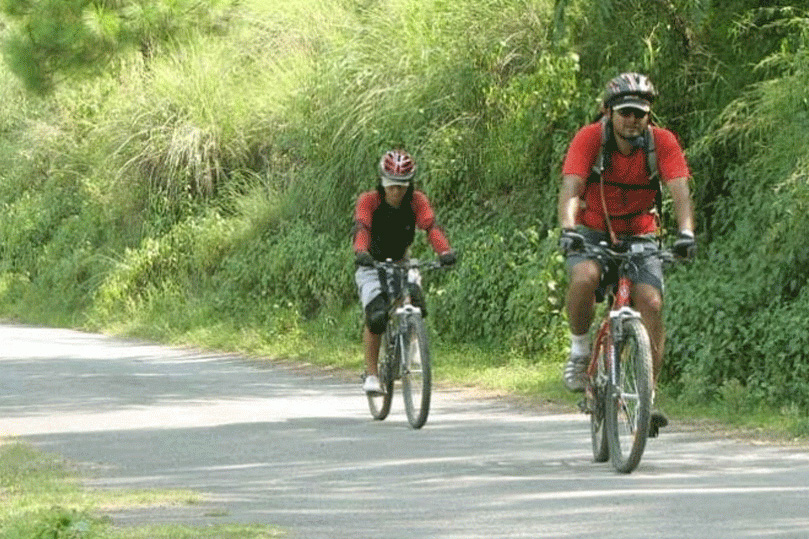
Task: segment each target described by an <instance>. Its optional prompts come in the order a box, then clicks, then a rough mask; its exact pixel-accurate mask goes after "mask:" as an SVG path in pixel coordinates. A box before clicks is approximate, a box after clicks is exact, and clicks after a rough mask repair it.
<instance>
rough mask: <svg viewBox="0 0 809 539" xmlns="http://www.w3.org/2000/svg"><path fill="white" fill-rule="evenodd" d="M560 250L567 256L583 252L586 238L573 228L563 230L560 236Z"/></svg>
mask: <svg viewBox="0 0 809 539" xmlns="http://www.w3.org/2000/svg"><path fill="white" fill-rule="evenodd" d="M559 249H560V250H561V251H562V254H565V255H567V254H568V253H569V252H570V251H581V250H582V249H584V236H582V235H581V234H579V233H578V232H576V230H575V229H573V228H563V229H562V234H561V235H560V236H559Z"/></svg>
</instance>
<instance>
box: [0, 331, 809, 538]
mask: <svg viewBox="0 0 809 539" xmlns="http://www.w3.org/2000/svg"><path fill="white" fill-rule="evenodd" d="M0 343H3V344H2V349H1V350H0V436H2V435H13V436H19V437H21V438H22V439H25V440H27V441H30V442H33V443H35V444H36V445H38V446H40V447H42V448H43V449H45V450H48V451H54V452H58V453H60V454H62V455H64V456H65V457H67V458H69V459H71V460H74V461H77V462H79V463H82V464H85V465H87V466H88V467H89V469H90V470H92V473H93V474H94V479H93V480H92V484H93V485H94V486H97V487H123V488H153V487H166V488H190V489H194V490H196V491H199V492H201V493H203V494H204V495H205V496H206V497H207V499H208V500H209V501H208V502H206V503H205V504H203V505H202V506H197V507H191V508H182V509H170V510H163V511H157V510H150V513H149V515H148V518H149V520H151V521H161V520H162V521H176V520H178V519H180V520H185V521H191V522H195V523H200V524H205V523H222V522H243V523H255V522H258V523H268V524H276V525H280V526H282V527H285V528H288V529H289V530H290V536H291V537H294V538H303V539H321V538H322V539H342V538H352V539H356V538H371V537H383V538H386V539H399V538H401V539H413V538H431V539H433V538H434V539H476V538H486V539H491V538H512V537H521V538H534V539H535V538H544V537H548V538H580V537H586V536H597V537H600V538H613V537H614V538H621V539H626V538H654V537H671V538H690V539H694V538H711V539H717V538H724V537H728V538H745V537H757V538H760V537H777V538H785V537H796V538H797V537H800V538H806V537H809V502H808V501H807V500H809V454H807V452H805V451H801V450H797V449H790V448H783V447H774V446H767V445H754V444H748V443H740V442H734V441H730V440H724V439H717V438H712V437H709V436H703V435H700V434H698V433H694V432H687V431H684V430H680V431H678V430H677V429H676V426H675V428H673V429H669V430H668V431H667V432H666V433H665V434H664V435H663V436H662V437H661V438H660V439H658V440H653V441H652V442H650V445H649V446H648V448H647V451H646V454H645V455H644V459H643V461H642V463H641V465H640V467H639V468H638V470H636V471H635V473H633V474H631V475H629V476H624V475H619V474H616V473H614V472H613V471H612V469H611V468H610V467H609V466H608V465H605V464H594V463H592V462H591V454H590V445H589V444H590V438H589V424H588V422H587V418H586V416H583V415H579V414H548V413H538V412H531V411H526V410H520V409H517V408H515V407H513V406H510V405H509V404H507V403H503V402H499V401H496V400H483V399H470V398H468V397H467V396H466V395H465V394H464V393H462V392H453V391H441V392H438V393H437V394H435V395H434V397H435V398H434V406H433V409H432V413H431V415H430V420H429V421H428V423H427V425H426V426H425V427H424V429H422V430H420V431H413V430H411V429H410V428H408V426H407V422H406V419H405V417H404V413H403V410H402V405H401V399H400V398H398V397H397V399H396V400H395V401H394V410H393V411H392V412H391V416H390V417H389V418H388V419H387V420H386V421H384V422H376V421H373V420H371V419H370V416H369V414H368V411H367V407H366V404H365V400H364V397H362V396H361V395H360V394H359V392H358V391H359V386H358V381H354V382H347V381H346V380H345V377H340V376H332V375H329V374H327V373H322V372H315V371H314V370H313V369H308V370H307V369H300V368H295V367H293V366H289V365H287V366H283V365H275V366H269V367H268V366H264V367H262V366H259V365H256V364H254V363H251V362H249V361H247V360H244V359H241V358H238V357H234V356H221V355H215V354H207V353H200V352H196V351H189V350H178V349H173V348H166V347H161V346H154V345H149V344H143V343H137V342H130V341H123V340H118V339H112V338H108V337H104V336H99V335H94V334H85V333H79V332H74V331H68V330H59V329H42V328H33V327H25V326H14V325H0ZM438 368H440V364H439V367H438ZM139 516H140V517H143V515H137V514H119V515H115V519H116V521H117V522H120V523H123V524H126V523H128V522H131V521H132V520H133V519H135V518H137V517H139Z"/></svg>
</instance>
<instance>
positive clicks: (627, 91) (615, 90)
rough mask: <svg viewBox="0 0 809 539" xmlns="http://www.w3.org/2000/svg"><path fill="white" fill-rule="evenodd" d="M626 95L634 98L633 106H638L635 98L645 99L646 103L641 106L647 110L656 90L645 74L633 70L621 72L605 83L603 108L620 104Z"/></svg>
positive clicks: (655, 94) (655, 95)
mask: <svg viewBox="0 0 809 539" xmlns="http://www.w3.org/2000/svg"><path fill="white" fill-rule="evenodd" d="M627 97H629V98H630V99H631V98H632V97H634V98H635V99H634V100H633V101H635V102H636V103H635V104H634V105H633V106H638V104H637V98H640V99H641V100H644V101H646V102H647V103H646V105H645V106H643V107H641V108H643V109H644V110H646V111H647V112H648V110H649V107H651V105H652V103H653V102H654V100H655V97H657V90H655V87H654V85H653V84H652V81H651V80H649V77H647V76H646V75H643V74H641V73H633V72H628V73H621V74H620V75H618V76H617V77H615V78H614V79H612V80H611V81H609V82H608V83H607V88H606V91H605V92H604V108H609V107H614V106H615V105H617V104H621V103H622V102H623V101H624V100H625V98H627Z"/></svg>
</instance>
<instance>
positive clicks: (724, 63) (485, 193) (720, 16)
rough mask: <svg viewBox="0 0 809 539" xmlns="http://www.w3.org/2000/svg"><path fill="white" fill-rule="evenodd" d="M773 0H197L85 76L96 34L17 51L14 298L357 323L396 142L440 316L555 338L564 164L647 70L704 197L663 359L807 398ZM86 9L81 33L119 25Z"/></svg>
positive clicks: (145, 325)
mask: <svg viewBox="0 0 809 539" xmlns="http://www.w3.org/2000/svg"><path fill="white" fill-rule="evenodd" d="M51 4H53V3H47V2H45V3H40V4H37V5H41V6H46V5H51ZM56 4H59V3H58V2H57V3H56ZM91 4H92V5H95V4H96V3H94V2H89V1H85V2H71V3H69V5H72V6H79V7H83V8H85V9H86V8H87V6H89V5H91ZM98 4H99V6H101V5H102V4H104V5H107V4H109V3H98ZM113 4H116V5H117V4H120V5H121V6H124V5H130V4H132V5H135V4H139V5H142V6H151V7H152V8H155V9H156V8H157V7H159V5H160V4H161V2H159V1H153V2H144V3H137V2H122V3H113ZM169 4H170V5H174V6H179V5H180V4H181V3H176V2H173V3H172V2H166V5H169ZM760 4H761V2H758V1H754V0H736V1H731V2H723V3H713V2H707V1H704V0H653V1H649V0H624V1H609V0H556V2H551V1H550V0H454V1H452V2H448V1H444V0H383V1H380V2H369V1H367V0H337V1H330V2H321V1H320V0H250V1H244V2H242V3H240V4H238V5H235V6H234V7H232V8H231V9H230V10H225V11H221V9H220V10H215V9H214V6H215V5H218V3H205V2H200V3H194V6H195V8H196V9H201V7H200V6H207V8H206V9H204V10H202V11H197V12H189V11H185V12H184V15H185V16H186V17H191V19H185V22H188V21H189V20H191V21H193V20H194V17H196V18H197V19H198V20H199V21H201V22H204V23H205V24H199V25H194V24H187V25H185V26H183V31H182V32H180V33H177V32H169V31H168V30H167V31H166V33H164V34H160V35H158V37H157V38H155V41H154V43H159V46H150V47H149V51H150V53H149V55H147V56H144V54H143V50H142V48H138V47H124V46H121V47H117V48H114V50H113V49H104V51H106V52H109V54H110V56H109V59H110V61H108V62H106V63H104V64H103V65H104V66H106V67H105V69H104V70H101V71H99V70H97V71H96V76H95V77H91V78H87V77H81V78H76V77H72V76H71V75H75V74H77V73H80V74H82V75H86V73H85V70H86V69H85V68H87V67H88V66H87V65H85V64H81V63H80V64H78V65H74V64H75V62H74V61H73V60H76V61H78V57H77V58H73V59H72V60H71V61H70V62H66V63H64V65H61V64H54V63H53V62H50V63H46V64H45V67H47V68H48V70H47V73H48V74H49V76H48V77H47V78H46V79H43V80H44V81H45V83H46V84H45V86H46V87H47V88H48V89H49V90H50V93H49V94H48V95H46V96H44V97H34V96H32V95H30V94H28V93H27V92H26V91H25V90H24V87H23V86H22V85H21V84H20V83H19V82H17V80H15V79H14V78H12V77H10V76H9V74H8V73H9V71H6V74H5V75H4V76H3V77H2V79H0V91H2V94H3V99H2V101H0V118H2V124H0V160H2V164H3V167H2V170H3V181H2V183H0V204H2V208H3V212H2V218H0V250H1V254H2V259H1V260H0V306H2V310H3V311H4V312H6V313H7V314H9V315H15V316H18V317H21V318H24V319H26V320H31V321H43V322H48V323H64V324H72V325H82V326H86V327H96V328H98V327H103V328H118V329H121V330H124V331H139V332H141V333H147V334H152V335H164V334H172V335H176V334H177V333H178V332H179V333H183V332H185V333H187V334H194V333H195V332H200V331H204V330H208V331H210V330H213V331H216V332H219V333H222V334H235V335H237V336H238V339H239V340H240V341H241V342H245V341H253V340H255V341H265V342H266V341H268V340H272V339H274V338H276V337H278V336H281V335H289V334H294V333H296V332H297V333H300V332H301V331H302V327H303V326H304V325H306V326H307V328H308V329H312V328H313V327H316V328H319V329H320V330H321V331H324V332H327V333H328V332H334V333H336V334H343V335H344V336H346V338H355V336H356V335H357V334H358V318H359V312H358V311H359V310H358V308H357V305H356V298H355V292H354V288H353V279H352V270H353V267H352V261H351V253H350V252H349V240H350V238H349V233H350V229H351V224H352V223H351V217H352V210H353V203H354V200H355V198H356V196H357V195H358V194H359V193H360V192H361V191H363V190H365V189H369V188H371V187H372V186H373V185H374V182H375V163H376V160H377V159H378V156H379V155H380V153H381V152H382V151H383V150H385V149H388V148H390V147H391V146H400V145H401V146H404V147H406V148H408V149H409V150H411V151H412V152H413V153H414V154H415V155H416V157H417V158H418V160H419V164H420V174H419V177H418V181H419V185H420V187H421V188H422V189H424V190H425V191H426V192H427V193H428V194H429V195H430V197H431V199H432V200H433V202H434V205H435V206H436V208H437V209H438V212H439V217H440V218H441V219H442V221H443V223H444V225H445V228H446V229H447V230H448V232H449V234H450V238H451V240H452V242H453V244H454V245H455V247H456V248H457V249H458V251H459V252H460V253H461V263H460V265H459V267H458V270H457V271H456V272H453V273H450V274H446V275H441V276H440V277H438V278H437V279H435V280H434V281H431V283H430V288H429V297H430V303H431V311H432V312H433V313H435V314H434V315H431V320H432V325H433V327H434V329H436V330H437V331H438V332H439V333H440V335H441V336H442V338H443V339H446V340H448V341H449V342H456V343H465V342H466V343H468V342H474V343H478V344H481V345H485V346H489V347H494V348H496V349H502V350H508V351H509V353H510V354H514V355H515V356H512V357H516V356H519V357H521V358H523V359H526V358H527V359H528V360H529V361H534V362H549V363H558V362H560V361H561V358H562V357H563V355H564V339H565V337H566V331H567V330H566V322H565V315H564V312H563V307H562V304H563V295H564V287H565V275H564V271H563V265H562V260H561V257H560V256H559V255H558V254H557V252H556V248H555V244H556V240H555V219H556V217H555V211H556V210H555V208H556V194H557V189H558V177H559V167H560V163H561V160H562V158H563V156H564V152H565V150H566V147H567V144H568V142H569V140H570V137H571V136H572V135H573V133H575V131H576V129H577V128H578V127H580V126H581V125H583V124H584V123H586V122H588V121H591V120H592V118H593V117H594V115H595V113H596V112H597V110H598V99H599V96H600V93H601V88H602V87H603V84H604V82H605V81H606V80H607V79H609V78H610V77H611V76H613V75H615V74H617V73H618V72H620V71H626V70H638V71H644V72H647V73H649V74H650V75H651V76H652V78H653V80H654V81H655V82H656V84H657V86H658V87H659V89H660V92H661V96H662V97H661V99H660V102H659V104H658V105H657V106H656V109H655V120H656V121H657V122H658V123H660V124H662V125H665V126H667V127H669V128H671V129H673V130H674V131H675V132H676V133H677V135H678V136H679V137H680V140H681V142H682V143H683V145H684V147H685V148H686V150H687V154H688V157H689V160H690V164H691V167H692V169H693V173H694V184H693V186H694V196H695V200H696V205H697V210H698V213H699V215H698V221H699V226H700V230H699V237H700V246H701V251H700V256H699V259H698V260H697V261H696V263H694V264H693V265H691V266H688V267H681V268H679V269H678V270H676V271H675V272H674V273H673V274H672V275H671V278H670V279H669V291H670V295H669V310H668V328H669V333H670V337H669V341H668V343H669V349H668V361H667V369H666V372H665V379H664V382H665V383H667V384H668V385H669V387H670V388H671V389H672V390H673V391H674V392H676V393H678V394H680V395H681V396H682V397H683V398H684V399H689V400H693V401H695V402H702V401H706V400H710V399H714V398H717V397H722V396H727V395H728V394H730V393H734V392H735V393H734V394H736V395H738V394H739V393H741V394H743V395H744V399H742V400H743V401H744V403H745V405H747V406H750V407H754V406H756V405H758V404H761V403H765V404H774V403H780V404H782V405H783V404H784V403H790V404H791V405H793V406H795V407H798V408H800V409H804V410H805V409H807V408H809V384H808V383H807V382H806V379H807V377H806V376H805V374H806V371H807V370H809V353H807V350H809V347H807V346H805V344H806V343H805V342H804V341H806V340H807V339H809V337H806V335H805V332H804V331H802V329H803V325H804V322H805V319H806V318H805V314H804V313H806V312H807V307H809V305H807V302H809V293H807V290H806V287H805V283H806V281H807V277H809V269H807V268H809V264H807V262H809V260H807V258H809V251H807V249H806V248H805V243H804V242H803V238H804V237H805V235H804V234H802V232H804V231H806V229H807V225H806V221H805V219H804V218H803V216H804V214H805V212H806V209H807V205H809V193H807V189H808V188H807V176H809V154H807V151H808V150H807V149H806V148H809V146H808V145H807V144H806V142H809V141H807V140H806V138H807V134H806V133H809V130H807V127H809V125H807V124H809V95H808V94H807V91H806V88H807V87H809V85H808V84H807V82H809V81H807V80H806V79H807V76H808V75H807V73H809V70H808V69H807V68H809V33H808V32H807V28H809V14H807V13H806V12H805V11H801V10H799V9H797V8H795V7H791V6H789V5H787V4H786V3H785V2H767V4H768V6H767V7H761V6H760ZM54 5H55V4H54ZM67 5H68V3H65V4H64V6H63V7H65V6H67ZM109 5H112V4H109ZM32 6H34V4H33V3H30V2H12V1H6V2H5V3H4V10H5V12H6V13H7V14H9V19H8V25H7V26H6V28H5V30H3V39H4V42H5V44H6V51H7V58H8V59H9V65H10V66H11V67H10V69H11V71H13V72H15V73H18V74H22V73H23V72H25V73H29V74H30V73H41V71H36V72H34V71H30V70H27V68H24V69H22V70H21V69H20V65H21V64H20V62H23V60H22V59H24V58H26V57H25V56H24V55H22V54H21V53H20V50H21V48H22V47H23V46H24V45H25V46H26V47H29V49H30V43H29V44H27V45H26V44H24V43H23V42H21V41H20V39H21V37H20V36H21V35H24V34H25V29H26V28H29V29H30V28H36V27H38V25H39V24H45V23H44V22H43V20H44V19H43V18H42V17H40V18H37V16H36V14H35V13H33V12H32ZM23 7H26V9H23ZM102 7H103V6H102ZM130 7H131V6H130ZM12 8H13V9H12ZM105 9H109V6H108V5H107V8H105ZM94 13H96V14H100V15H98V16H99V17H100V16H101V15H104V20H112V19H115V20H116V21H117V22H116V25H118V26H116V28H119V29H120V30H121V33H120V34H116V35H119V36H141V37H142V35H143V34H138V33H137V32H135V33H126V32H124V30H133V29H135V30H136V29H137V28H140V27H138V26H137V25H135V24H134V22H132V21H131V20H130V21H129V23H128V22H127V19H126V18H125V17H123V16H122V15H120V14H118V15H119V16H117V18H116V14H115V13H111V12H107V11H104V12H103V13H102V11H101V8H98V9H96V11H95V12H94ZM127 13H130V14H131V12H127ZM47 16H48V17H53V16H54V15H53V13H49V14H48V15H47ZM108 17H109V18H111V19H108ZM71 21H73V23H74V24H77V25H79V27H80V29H82V31H78V30H77V31H76V33H75V35H77V36H84V35H85V34H84V33H83V32H85V31H86V32H90V30H91V27H92V25H93V24H95V25H96V26H98V24H100V22H99V21H100V19H98V17H96V18H93V17H89V16H86V12H85V16H83V17H79V18H76V17H72V18H71ZM214 22H216V24H214ZM313 22H314V23H315V24H313ZM104 27H105V28H112V27H111V26H109V25H106V26H104ZM192 29H196V30H194V31H192ZM169 30H170V29H169ZM29 34H30V31H29ZM87 35H90V34H87ZM149 35H153V34H149ZM48 39H50V38H48ZM53 39H56V38H53ZM88 39H89V38H88ZM128 39H129V41H128V42H130V43H131V42H132V39H134V38H128ZM119 41H120V42H121V43H123V41H126V40H124V38H123V37H120V39H119ZM90 43H92V42H90ZM116 43H117V41H116ZM150 43H152V42H150ZM25 61H29V60H25ZM93 67H95V68H96V69H97V68H98V65H94V66H93ZM55 74H57V75H61V76H60V77H56V78H53V75H55ZM35 77H39V78H42V75H35ZM37 80H38V79H37ZM59 81H61V82H60V83H58V84H54V83H55V82H59ZM25 82H26V84H28V85H32V82H31V80H25ZM34 86H36V85H34ZM414 250H415V253H416V254H417V255H424V254H426V253H427V246H426V244H425V243H424V241H423V240H422V239H420V240H419V241H418V242H417V244H416V245H415V248H414ZM169 327H170V328H171V331H164V330H163V329H161V328H169ZM739 388H741V391H740V390H739Z"/></svg>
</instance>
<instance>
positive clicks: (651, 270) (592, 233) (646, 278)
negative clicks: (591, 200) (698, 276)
mask: <svg viewBox="0 0 809 539" xmlns="http://www.w3.org/2000/svg"><path fill="white" fill-rule="evenodd" d="M576 232H578V233H579V234H581V235H582V236H584V241H585V242H586V243H588V244H590V245H597V244H598V243H599V242H601V241H606V242H608V243H609V241H610V240H609V235H608V234H607V233H606V232H601V231H599V230H593V229H592V228H587V227H585V226H581V225H579V226H577V227H576ZM619 239H621V240H623V241H628V242H629V243H631V244H634V243H642V244H643V249H644V251H646V250H654V251H658V250H659V248H658V245H657V239H656V237H655V236H654V234H647V235H643V236H629V237H620V238H619ZM585 260H595V258H594V257H593V256H592V255H589V254H587V253H583V252H575V251H571V252H570V253H568V255H567V260H566V265H567V273H568V275H570V274H571V272H572V271H573V266H575V265H576V264H579V263H581V262H584V261H585ZM596 261H597V262H598V263H599V266H601V284H600V285H599V291H601V292H603V291H604V290H606V289H607V286H608V285H609V284H610V283H611V282H615V279H616V277H617V270H618V268H613V267H609V266H608V265H606V264H604V263H603V262H601V261H599V260H596ZM629 280H630V281H632V282H633V283H639V284H648V285H652V286H653V287H655V288H657V289H658V290H659V291H660V293H661V294H663V263H662V262H661V260H660V258H658V257H656V256H648V257H645V258H644V259H643V262H642V263H641V264H638V265H635V266H633V267H631V268H629Z"/></svg>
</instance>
